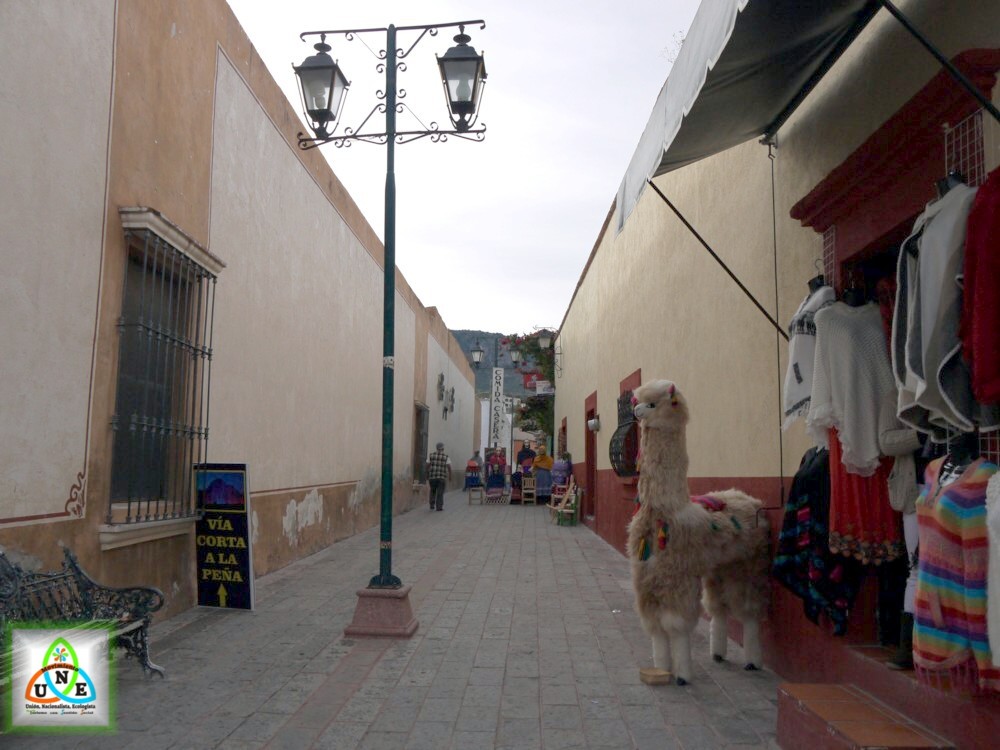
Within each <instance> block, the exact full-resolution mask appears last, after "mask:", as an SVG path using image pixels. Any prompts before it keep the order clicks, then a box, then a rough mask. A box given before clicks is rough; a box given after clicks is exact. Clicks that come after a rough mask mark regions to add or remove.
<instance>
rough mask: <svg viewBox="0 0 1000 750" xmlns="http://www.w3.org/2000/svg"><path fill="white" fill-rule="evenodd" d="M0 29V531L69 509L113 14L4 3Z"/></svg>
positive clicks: (103, 167) (105, 9)
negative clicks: (0, 74) (0, 268)
mask: <svg viewBox="0 0 1000 750" xmlns="http://www.w3.org/2000/svg"><path fill="white" fill-rule="evenodd" d="M0 29H6V30H8V32H9V33H3V32H0V35H2V39H3V41H2V43H0V67H2V69H3V70H4V71H6V72H5V74H4V83H3V86H2V89H3V90H2V93H0V142H2V143H3V157H2V158H0V237H2V239H0V264H2V265H3V268H4V271H3V273H2V274H0V306H2V308H0V309H2V313H0V321H2V322H0V351H2V352H3V365H2V368H0V369H2V370H3V377H2V378H0V446H3V448H2V451H0V527H4V526H10V525H23V524H24V523H41V522H49V521H52V520H56V519H62V520H65V519H70V518H75V517H76V516H75V515H74V514H75V513H80V512H82V509H81V508H80V507H79V505H77V504H76V503H73V502H71V496H73V495H74V493H73V488H74V486H75V487H76V490H77V492H76V495H78V494H79V490H80V489H81V488H82V485H83V482H84V479H83V476H84V474H85V473H86V457H87V449H88V443H87V424H88V419H89V407H90V388H91V373H92V367H93V354H94V347H93V343H94V327H95V316H96V311H97V296H98V291H99V288H100V287H99V284H100V277H101V262H102V249H103V234H104V231H105V227H104V221H103V217H104V212H103V207H104V198H105V180H106V172H107V162H108V128H109V124H110V120H109V115H110V101H111V99H110V97H111V74H112V54H113V51H114V38H115V7H114V4H113V3H109V2H105V1H104V0H85V1H84V2H79V3H65V4H63V3H19V2H5V3H0ZM66 29H72V30H73V33H70V34H67V33H65V30H66ZM56 40H58V41H56ZM13 71H18V74H16V75H15V74H13V73H12V72H13ZM32 519H33V520H32ZM24 533H27V532H24Z"/></svg>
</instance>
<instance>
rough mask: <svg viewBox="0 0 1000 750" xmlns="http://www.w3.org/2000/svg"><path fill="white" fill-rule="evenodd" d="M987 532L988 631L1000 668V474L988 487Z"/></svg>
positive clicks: (993, 477) (991, 646) (995, 476)
mask: <svg viewBox="0 0 1000 750" xmlns="http://www.w3.org/2000/svg"><path fill="white" fill-rule="evenodd" d="M986 532H987V537H988V539H989V564H988V566H987V568H988V570H987V573H986V588H987V591H986V631H987V633H988V634H989V638H990V651H992V652H993V666H994V667H1000V474H994V475H993V476H992V477H991V478H990V481H989V483H988V484H987V485H986Z"/></svg>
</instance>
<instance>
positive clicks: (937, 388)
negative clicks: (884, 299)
mask: <svg viewBox="0 0 1000 750" xmlns="http://www.w3.org/2000/svg"><path fill="white" fill-rule="evenodd" d="M975 195H976V190H975V188H971V187H968V186H967V185H956V186H955V187H953V188H952V189H951V190H949V191H948V193H946V194H945V195H944V197H942V198H940V199H939V200H937V201H934V202H933V203H931V204H930V205H928V206H927V208H926V209H925V210H924V212H923V213H922V214H921V215H920V216H919V217H917V220H916V222H915V223H914V225H913V232H912V234H911V235H910V237H909V238H908V239H907V240H906V241H905V242H904V243H903V249H902V250H901V251H900V253H899V262H898V268H897V285H898V286H897V292H896V311H895V314H894V315H893V328H892V362H893V375H894V377H895V380H896V387H897V389H898V391H899V403H898V413H899V418H900V419H901V420H902V421H903V422H905V423H906V424H908V425H910V426H911V427H914V428H915V429H918V430H920V431H922V432H927V433H930V434H931V435H932V436H933V437H934V438H935V439H936V440H937V441H939V442H944V441H945V440H946V439H947V438H948V435H949V434H950V433H954V432H972V431H973V429H974V428H975V424H979V426H980V427H981V428H982V429H993V428H996V427H998V426H1000V407H994V408H987V407H983V406H982V405H981V404H979V403H977V402H976V401H975V399H974V398H973V395H972V383H971V376H970V373H969V366H968V364H967V363H966V361H965V359H964V358H963V357H962V342H961V341H960V339H959V335H958V330H959V321H960V319H961V313H962V289H961V278H962V264H963V253H964V247H965V234H966V233H965V229H966V221H967V219H968V216H969V211H970V209H971V208H972V202H973V199H974V198H975ZM911 249H915V250H916V255H914V254H913V253H912V252H910V250H911Z"/></svg>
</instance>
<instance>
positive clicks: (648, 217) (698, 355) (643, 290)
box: [556, 143, 818, 477]
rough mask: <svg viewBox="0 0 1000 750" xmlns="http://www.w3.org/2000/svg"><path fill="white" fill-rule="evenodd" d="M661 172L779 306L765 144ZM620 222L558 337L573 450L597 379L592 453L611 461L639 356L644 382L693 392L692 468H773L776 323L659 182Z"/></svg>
mask: <svg viewBox="0 0 1000 750" xmlns="http://www.w3.org/2000/svg"><path fill="white" fill-rule="evenodd" d="M733 174H739V175H740V176H741V179H740V185H739V186H738V187H737V186H735V185H734V184H733V181H732V175H733ZM657 184H658V186H659V187H660V189H661V190H662V191H663V192H664V193H665V194H666V195H667V196H668V197H669V198H670V199H671V200H672V201H673V202H674V203H675V204H676V205H677V207H678V208H679V209H680V210H681V212H682V213H684V214H685V216H686V217H687V218H688V220H689V221H691V222H692V223H693V224H694V225H695V226H696V227H698V229H699V231H700V232H701V233H702V235H703V236H704V237H705V239H706V240H707V241H708V243H709V244H710V245H712V247H713V248H714V249H715V250H716V252H717V253H718V254H719V255H720V256H721V257H722V258H723V260H725V262H726V263H727V265H729V266H730V268H732V270H733V272H734V273H735V274H737V276H739V277H740V278H741V280H742V281H743V283H744V284H745V285H746V286H747V287H748V288H749V289H750V290H751V291H752V292H753V293H754V294H755V296H757V298H758V299H759V300H761V302H762V303H763V304H764V305H765V306H766V307H768V308H770V309H771V310H773V309H774V279H773V242H772V230H771V226H772V224H771V200H770V161H769V160H768V157H767V149H766V148H765V147H763V146H760V145H757V144H755V143H750V144H745V145H743V146H740V147H737V148H735V149H731V150H730V151H728V152H725V153H723V154H720V155H718V156H715V157H712V158H710V159H705V160H703V161H702V162H699V163H697V164H695V165H693V166H691V167H688V168H685V169H682V170H678V171H676V172H673V173H670V174H668V175H665V176H663V177H661V178H658V179H657ZM614 226H615V218H614V217H613V218H612V221H611V223H610V226H609V228H608V230H607V231H606V232H605V233H604V235H603V237H602V239H601V241H600V243H599V245H598V246H597V248H596V251H595V253H594V255H593V257H592V259H591V263H590V267H589V269H588V271H587V273H586V276H585V277H584V278H583V279H582V280H581V283H580V287H579V288H578V290H577V293H576V297H575V299H574V301H573V305H572V307H571V308H570V309H569V312H568V313H567V316H566V319H565V321H564V323H563V326H562V329H561V332H560V336H559V346H560V348H561V352H562V355H561V357H562V360H561V361H562V367H563V376H562V378H560V379H559V381H558V383H557V389H556V422H557V423H558V422H559V421H560V420H561V419H562V418H563V417H566V418H567V423H568V424H567V427H568V429H567V441H568V448H569V450H570V452H571V453H572V455H573V456H574V459H575V460H576V461H581V460H582V459H583V456H584V435H585V425H584V399H585V398H586V397H587V395H589V394H590V393H592V392H593V391H595V390H596V391H597V393H598V413H599V414H600V416H601V430H600V432H598V433H597V457H598V463H597V466H598V468H599V469H606V468H610V460H609V458H608V448H609V443H610V439H611V436H612V434H613V433H614V429H615V426H616V420H617V410H616V406H617V397H618V393H619V383H620V382H621V380H622V379H623V378H625V377H626V376H628V375H629V374H630V373H632V372H634V371H635V370H636V369H639V368H641V369H642V375H643V380H644V381H648V380H653V379H657V378H667V379H670V380H673V381H675V382H676V383H677V384H678V385H679V387H680V388H681V389H682V391H683V392H684V394H685V396H686V397H687V399H688V403H689V404H690V405H691V412H692V420H691V426H690V428H689V430H688V440H689V446H688V450H689V453H690V455H691V474H692V475H695V476H699V475H702V476H704V475H708V476H730V477H731V476H764V475H771V474H776V473H778V440H777V434H776V433H775V432H774V430H773V429H771V428H773V426H774V425H776V424H777V423H778V400H777V398H778V396H777V388H776V385H775V381H776V378H777V377H778V374H779V367H778V364H777V361H776V356H777V352H776V347H775V336H776V332H775V330H774V328H773V327H772V326H771V325H770V324H769V323H768V322H767V320H766V319H765V318H764V317H763V316H762V315H761V314H760V313H759V312H758V311H757V309H756V308H755V307H754V306H753V304H752V303H751V302H750V301H749V300H748V299H747V298H746V297H745V296H744V295H743V293H742V292H741V291H740V290H739V288H738V287H736V285H735V284H733V282H732V281H731V279H730V278H729V277H728V276H727V275H726V274H725V272H724V271H723V270H722V269H721V268H720V267H719V266H718V264H717V263H716V262H715V261H714V260H713V259H712V258H711V256H709V255H708V253H707V252H705V250H704V248H702V247H701V245H700V244H698V242H697V241H696V240H695V238H694V237H693V236H692V235H691V234H690V233H689V232H688V231H687V230H686V229H685V228H684V226H683V225H682V224H681V223H680V222H679V221H678V219H677V218H676V217H675V216H674V214H673V213H672V212H671V211H670V210H669V208H668V207H667V206H666V205H665V204H664V203H663V202H662V201H661V200H660V198H659V197H658V196H656V194H655V193H654V192H653V191H651V190H647V191H646V193H645V194H644V195H643V198H642V199H641V201H640V202H639V205H638V206H637V207H636V210H635V211H634V212H633V215H632V216H631V217H630V219H629V221H628V222H627V223H626V225H625V228H624V230H623V231H622V232H621V233H620V234H618V235H616V234H615V231H614ZM816 249H817V250H818V245H817V246H816ZM803 273H805V272H803ZM800 278H801V279H805V278H808V276H805V275H802V276H800ZM800 283H801V282H800ZM800 298H801V295H799V299H796V300H795V304H796V305H797V304H798V302H799V301H800ZM782 350H784V346H783V345H782ZM781 372H782V374H783V370H782V371H781ZM800 455H801V452H800Z"/></svg>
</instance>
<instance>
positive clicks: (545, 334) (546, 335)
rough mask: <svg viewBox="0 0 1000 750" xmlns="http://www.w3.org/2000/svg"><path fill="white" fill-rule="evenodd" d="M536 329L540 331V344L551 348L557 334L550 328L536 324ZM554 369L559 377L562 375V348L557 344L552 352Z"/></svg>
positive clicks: (538, 334) (545, 347) (543, 347)
mask: <svg viewBox="0 0 1000 750" xmlns="http://www.w3.org/2000/svg"><path fill="white" fill-rule="evenodd" d="M535 330H536V331H538V333H537V336H538V346H539V347H541V348H542V349H551V348H552V345H553V344H554V343H555V339H556V335H555V334H553V332H552V330H551V329H550V328H545V327H539V326H535ZM552 369H553V370H554V372H555V376H556V377H557V378H561V377H562V349H560V348H559V347H558V346H556V348H555V351H553V352H552Z"/></svg>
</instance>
